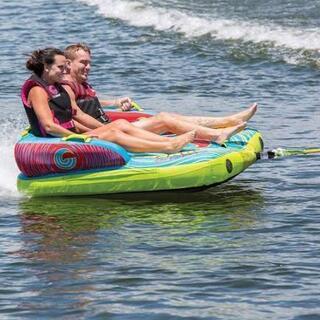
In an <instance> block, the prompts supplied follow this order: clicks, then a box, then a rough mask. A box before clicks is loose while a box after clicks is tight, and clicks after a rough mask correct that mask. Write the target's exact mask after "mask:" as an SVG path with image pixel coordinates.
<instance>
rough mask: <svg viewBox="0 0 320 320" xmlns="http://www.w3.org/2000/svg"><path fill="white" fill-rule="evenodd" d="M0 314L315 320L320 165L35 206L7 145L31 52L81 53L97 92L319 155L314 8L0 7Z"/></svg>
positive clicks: (311, 2)
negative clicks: (232, 120) (251, 109)
mask: <svg viewBox="0 0 320 320" xmlns="http://www.w3.org/2000/svg"><path fill="white" fill-rule="evenodd" d="M0 10H1V15H0V22H1V23H0V31H1V32H0V42H1V50H0V56H1V59H0V79H1V90H0V108H1V113H2V116H1V127H0V133H1V135H0V283H1V287H0V318H1V319H51V318H52V319H76V318H77V319H121V320H122V319H157V320H158V319H237V320H238V319H254V320H256V319H294V320H302V319H308V320H310V319H320V294H319V285H320V281H319V260H320V259H319V258H320V257H319V252H320V236H319V234H320V233H319V231H320V217H319V213H320V203H319V197H320V173H319V166H320V157H319V155H313V156H300V157H286V158H281V159H278V160H267V159H264V160H261V161H259V162H257V163H256V164H255V165H253V166H252V167H250V168H249V169H248V170H246V171H245V172H244V173H242V174H241V175H239V176H238V177H236V178H235V179H234V180H232V181H230V182H228V183H226V184H224V185H221V186H219V187H215V188H211V189H208V190H206V191H202V192H195V193H186V192H179V193H174V192H171V193H161V194H139V195H136V194H135V195H126V196H125V195H121V196H112V197H111V196H104V197H102V196H99V197H98V196H91V197H81V198H79V197H74V198H57V199H54V198H46V199H30V198H26V197H23V196H22V195H20V194H19V193H18V192H17V190H16V176H17V174H18V173H19V171H18V169H17V167H16V165H15V162H14V156H13V146H14V143H15V141H16V140H17V139H18V137H19V133H20V132H21V131H22V130H23V128H24V127H25V126H26V124H27V122H26V117H25V114H24V111H23V109H22V107H21V103H20V98H19V90H20V87H21V84H22V83H23V81H24V80H25V79H26V78H27V77H28V72H27V71H26V69H25V67H24V64H25V61H26V55H27V54H29V53H30V52H31V51H32V50H34V49H37V48H39V47H46V46H57V47H60V48H63V47H65V46H66V45H68V44H70V43H73V42H86V43H88V44H89V45H90V46H91V48H92V50H93V67H92V73H91V82H92V84H93V85H94V86H95V88H96V89H97V91H98V92H99V93H100V96H102V97H116V96H124V95H128V96H131V97H133V98H134V99H135V100H136V101H137V102H139V103H140V104H141V105H142V106H143V107H144V108H145V109H147V110H151V111H153V112H156V111H175V112H179V113H184V114H195V115H212V116H214V115H219V116H222V115H227V114H231V113H233V112H238V111H239V110H243V108H245V107H246V106H248V105H249V104H251V103H252V102H255V101H257V102H258V103H259V110H258V112H257V114H256V115H255V117H254V118H253V119H252V121H251V122H250V126H252V127H255V128H257V129H259V130H260V131H261V132H262V134H263V136H264V140H265V145H266V149H272V148H276V147H285V148H292V147H297V148H308V147H313V148H317V147H320V140H319V131H320V117H319V106H320V102H319V101H320V100H319V80H320V51H319V50H320V17H319V13H320V2H319V1H318V0H290V1H289V0H269V1H262V0H237V1H236V0H218V1H208V0H198V1H185V0H164V1H161V2H159V1H154V0H142V1H124V0H79V1H71V0H66V1H62V0H54V1H51V2H47V1H43V0H34V1H28V2H27V1H17V0H10V1H9V0H0Z"/></svg>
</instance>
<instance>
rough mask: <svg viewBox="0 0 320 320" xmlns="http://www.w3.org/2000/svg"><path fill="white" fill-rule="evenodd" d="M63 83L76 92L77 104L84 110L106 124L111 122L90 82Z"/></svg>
mask: <svg viewBox="0 0 320 320" xmlns="http://www.w3.org/2000/svg"><path fill="white" fill-rule="evenodd" d="M62 84H66V85H68V86H70V88H71V89H72V91H73V92H74V95H75V99H76V102H77V105H78V106H79V108H80V109H81V110H82V111H83V112H85V113H87V114H88V115H90V116H91V117H93V118H95V119H96V120H98V121H100V122H101V123H104V124H105V123H109V122H110V120H109V118H108V116H107V115H106V114H105V112H104V111H103V109H102V106H101V104H100V101H99V99H98V97H97V96H96V92H95V90H93V88H92V87H91V86H90V85H89V83H87V82H84V83H82V84H79V83H76V82H74V81H63V82H62Z"/></svg>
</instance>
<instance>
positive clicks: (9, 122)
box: [0, 118, 24, 197]
mask: <svg viewBox="0 0 320 320" xmlns="http://www.w3.org/2000/svg"><path fill="white" fill-rule="evenodd" d="M23 126H24V119H22V118H21V119H14V120H13V119H10V118H9V119H8V118H7V119H5V120H4V123H2V124H1V127H0V177H1V179H0V197H16V196H19V193H18V191H17V187H16V181H17V175H18V174H19V169H18V167H17V165H16V162H15V159H14V144H15V143H16V141H17V140H18V138H19V135H20V133H21V131H22V129H23Z"/></svg>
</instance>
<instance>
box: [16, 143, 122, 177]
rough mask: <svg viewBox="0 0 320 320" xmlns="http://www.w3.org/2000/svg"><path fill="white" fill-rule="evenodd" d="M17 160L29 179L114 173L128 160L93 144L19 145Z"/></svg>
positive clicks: (17, 147)
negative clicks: (102, 171)
mask: <svg viewBox="0 0 320 320" xmlns="http://www.w3.org/2000/svg"><path fill="white" fill-rule="evenodd" d="M14 152H15V158H16V162H17V165H18V167H19V169H20V171H21V172H22V173H23V174H24V175H26V176H28V177H36V176H42V175H46V174H52V173H63V172H69V171H76V170H87V169H97V168H106V169H115V168H119V167H121V166H123V165H125V163H126V160H125V159H124V158H123V157H122V156H121V155H120V154H119V153H117V152H115V151H113V150H108V149H106V148H103V147H101V146H96V145H92V144H76V143H17V144H16V145H15V150H14Z"/></svg>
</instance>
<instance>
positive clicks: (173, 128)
mask: <svg viewBox="0 0 320 320" xmlns="http://www.w3.org/2000/svg"><path fill="white" fill-rule="evenodd" d="M134 124H135V125H137V126H142V127H143V128H144V129H145V130H148V131H151V132H155V133H158V134H160V133H165V132H171V133H175V134H182V133H185V132H188V131H191V130H195V131H196V138H198V139H204V140H210V141H217V143H221V142H220V141H221V140H223V141H225V140H226V139H227V138H225V137H226V136H229V132H231V133H232V132H234V131H236V130H238V129H239V128H242V127H243V125H244V123H243V122H240V123H238V124H237V125H235V126H230V127H228V128H223V129H212V128H208V127H204V126H199V125H198V124H195V123H192V122H188V121H182V120H180V119H177V118H172V117H171V116H170V114H168V113H159V114H158V115H156V116H154V117H151V118H148V119H146V120H145V121H144V120H141V121H139V122H136V123H134ZM229 129H230V130H229Z"/></svg>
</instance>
